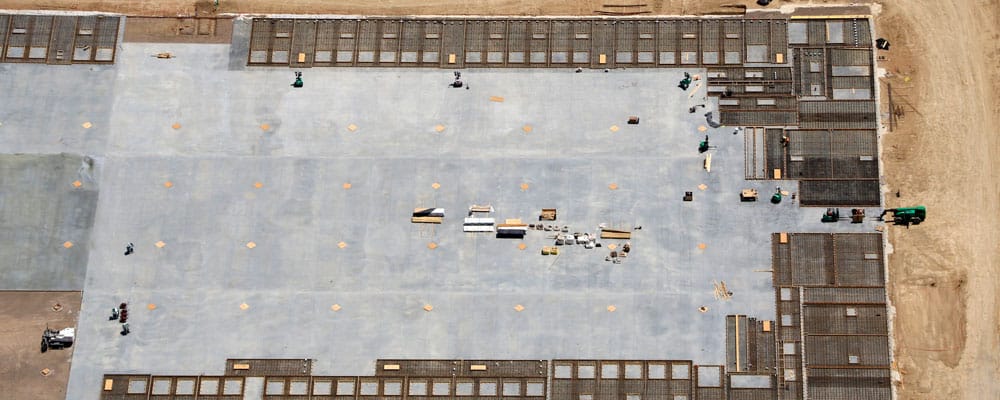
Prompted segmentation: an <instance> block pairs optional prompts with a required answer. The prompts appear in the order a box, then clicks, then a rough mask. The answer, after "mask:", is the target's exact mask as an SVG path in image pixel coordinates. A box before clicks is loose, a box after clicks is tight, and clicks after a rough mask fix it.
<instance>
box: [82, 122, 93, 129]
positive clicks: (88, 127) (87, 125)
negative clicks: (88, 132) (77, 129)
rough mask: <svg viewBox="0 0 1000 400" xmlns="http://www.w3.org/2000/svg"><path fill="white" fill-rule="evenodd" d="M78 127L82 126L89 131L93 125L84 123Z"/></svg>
mask: <svg viewBox="0 0 1000 400" xmlns="http://www.w3.org/2000/svg"><path fill="white" fill-rule="evenodd" d="M80 126H82V127H83V129H90V127H92V126H94V124H92V123H90V122H84V123H83V125H80Z"/></svg>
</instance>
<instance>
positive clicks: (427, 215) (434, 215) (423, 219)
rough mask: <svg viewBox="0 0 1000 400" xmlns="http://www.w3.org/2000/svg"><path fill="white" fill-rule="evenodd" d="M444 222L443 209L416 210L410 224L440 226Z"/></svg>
mask: <svg viewBox="0 0 1000 400" xmlns="http://www.w3.org/2000/svg"><path fill="white" fill-rule="evenodd" d="M443 221H444V209H443V208H433V207H431V208H414V209H413V217H412V218H410V222H412V223H414V224H440V223H441V222H443Z"/></svg>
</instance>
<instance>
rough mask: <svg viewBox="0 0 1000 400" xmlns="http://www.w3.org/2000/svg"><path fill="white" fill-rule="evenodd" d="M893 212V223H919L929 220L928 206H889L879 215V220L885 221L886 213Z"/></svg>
mask: <svg viewBox="0 0 1000 400" xmlns="http://www.w3.org/2000/svg"><path fill="white" fill-rule="evenodd" d="M890 212H891V213H892V223H894V224H896V225H907V226H909V225H910V224H913V225H917V224H919V223H921V222H924V221H925V220H927V207H924V206H916V207H899V208H887V209H885V211H882V215H879V216H878V219H879V221H884V219H883V218H884V217H885V214H887V213H890Z"/></svg>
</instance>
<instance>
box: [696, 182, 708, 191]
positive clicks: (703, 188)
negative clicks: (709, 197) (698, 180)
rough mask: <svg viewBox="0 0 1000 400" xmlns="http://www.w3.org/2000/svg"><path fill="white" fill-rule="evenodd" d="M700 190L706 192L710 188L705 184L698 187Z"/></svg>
mask: <svg viewBox="0 0 1000 400" xmlns="http://www.w3.org/2000/svg"><path fill="white" fill-rule="evenodd" d="M698 189H700V190H705V189H708V186H707V185H705V184H704V183H702V184H700V185H698Z"/></svg>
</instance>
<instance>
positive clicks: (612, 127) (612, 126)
mask: <svg viewBox="0 0 1000 400" xmlns="http://www.w3.org/2000/svg"><path fill="white" fill-rule="evenodd" d="M610 129H611V132H618V129H619V128H618V125H611V128H610Z"/></svg>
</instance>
